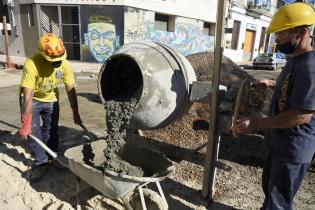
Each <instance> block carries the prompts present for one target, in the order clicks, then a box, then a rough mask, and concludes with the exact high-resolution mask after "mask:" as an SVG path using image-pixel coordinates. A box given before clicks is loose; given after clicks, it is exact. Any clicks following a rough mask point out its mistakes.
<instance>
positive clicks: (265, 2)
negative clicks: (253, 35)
mask: <svg viewBox="0 0 315 210" xmlns="http://www.w3.org/2000/svg"><path fill="white" fill-rule="evenodd" d="M247 8H248V9H249V10H251V11H255V12H257V13H260V14H269V13H270V9H271V0H248V1H247Z"/></svg>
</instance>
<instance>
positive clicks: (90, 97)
mask: <svg viewBox="0 0 315 210" xmlns="http://www.w3.org/2000/svg"><path fill="white" fill-rule="evenodd" d="M77 95H78V96H81V97H84V98H86V99H87V100H89V101H92V102H95V103H99V104H101V103H102V102H101V100H100V97H99V96H98V94H95V93H82V92H80V93H78V94H77Z"/></svg>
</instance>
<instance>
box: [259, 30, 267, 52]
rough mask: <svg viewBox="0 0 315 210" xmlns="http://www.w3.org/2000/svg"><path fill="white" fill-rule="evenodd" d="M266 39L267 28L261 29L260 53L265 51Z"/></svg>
mask: <svg viewBox="0 0 315 210" xmlns="http://www.w3.org/2000/svg"><path fill="white" fill-rule="evenodd" d="M265 37H266V27H262V28H261V33H260V41H259V48H258V49H259V51H260V50H263V47H264V44H265Z"/></svg>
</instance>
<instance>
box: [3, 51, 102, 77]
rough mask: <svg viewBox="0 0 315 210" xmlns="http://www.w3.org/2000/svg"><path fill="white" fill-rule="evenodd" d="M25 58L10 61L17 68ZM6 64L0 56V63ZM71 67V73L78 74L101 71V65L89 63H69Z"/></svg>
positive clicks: (15, 57) (18, 57)
mask: <svg viewBox="0 0 315 210" xmlns="http://www.w3.org/2000/svg"><path fill="white" fill-rule="evenodd" d="M25 59H26V58H25V57H20V56H11V61H12V63H14V64H17V65H19V66H23V64H24V61H25ZM5 62H6V55H3V54H0V63H5ZM70 63H71V65H72V69H73V72H76V73H80V72H91V73H98V72H99V71H100V69H101V66H102V64H98V63H90V62H80V61H70Z"/></svg>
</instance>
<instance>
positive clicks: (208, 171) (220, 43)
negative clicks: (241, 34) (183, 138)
mask: <svg viewBox="0 0 315 210" xmlns="http://www.w3.org/2000/svg"><path fill="white" fill-rule="evenodd" d="M225 3H226V0H218V6H217V24H216V35H215V50H214V71H213V74H212V95H211V97H212V98H211V99H212V100H211V119H210V122H211V124H210V127H209V135H208V144H207V154H206V160H205V167H204V175H203V176H204V177H203V186H202V192H201V196H202V197H203V198H205V199H210V200H212V196H213V194H214V183H215V175H216V163H217V158H218V157H217V156H218V151H219V142H220V132H219V128H218V113H219V109H218V104H219V100H218V94H219V82H220V70H221V62H222V53H223V47H224V25H225V21H224V20H225Z"/></svg>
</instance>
